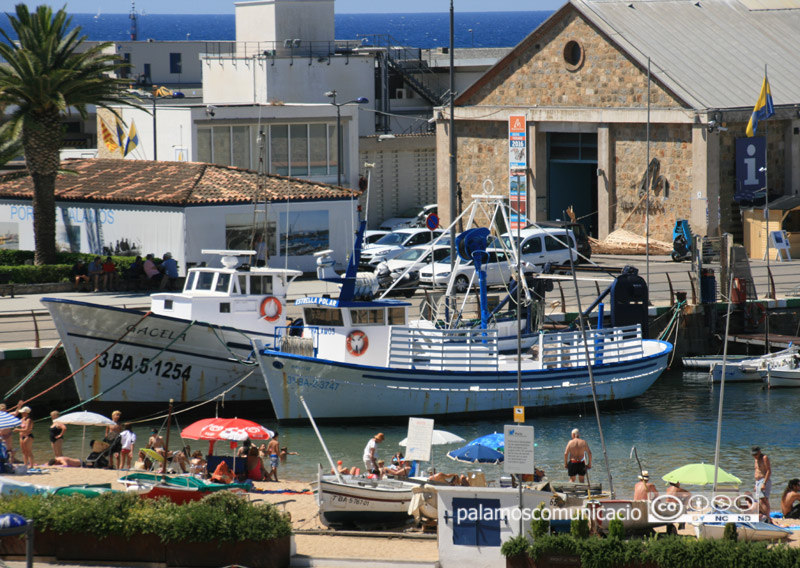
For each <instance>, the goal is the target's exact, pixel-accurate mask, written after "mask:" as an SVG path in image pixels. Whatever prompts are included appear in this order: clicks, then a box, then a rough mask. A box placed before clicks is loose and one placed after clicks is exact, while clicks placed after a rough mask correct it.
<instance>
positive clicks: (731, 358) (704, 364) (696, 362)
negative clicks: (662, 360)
mask: <svg viewBox="0 0 800 568" xmlns="http://www.w3.org/2000/svg"><path fill="white" fill-rule="evenodd" d="M752 358H753V356H752V355H728V364H729V365H730V364H731V363H736V362H738V361H744V360H746V359H752ZM722 359H723V357H722V355H696V356H693V357H683V358H682V359H681V362H682V364H683V366H684V367H686V368H687V369H700V370H704V371H710V370H711V368H712V367H713V366H714V365H722Z"/></svg>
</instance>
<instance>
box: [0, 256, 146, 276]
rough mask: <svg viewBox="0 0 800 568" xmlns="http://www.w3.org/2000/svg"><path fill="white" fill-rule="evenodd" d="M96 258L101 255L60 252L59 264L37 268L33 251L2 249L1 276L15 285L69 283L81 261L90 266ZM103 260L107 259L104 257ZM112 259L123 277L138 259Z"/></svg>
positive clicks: (133, 257) (127, 257)
mask: <svg viewBox="0 0 800 568" xmlns="http://www.w3.org/2000/svg"><path fill="white" fill-rule="evenodd" d="M96 256H100V255H96V254H85V253H78V252H60V253H58V255H57V260H58V264H44V265H41V266H35V265H33V259H34V252H33V251H29V250H2V249H0V274H7V275H8V276H9V282H12V283H14V284H41V283H49V282H69V280H70V276H71V272H72V267H73V266H74V264H75V263H76V262H78V260H79V259H80V260H83V261H84V262H85V263H86V264H87V265H88V264H89V263H90V262H91V261H92V260H94V257H96ZM101 258H103V259H105V257H104V256H101ZM111 259H112V260H113V261H114V264H116V265H117V273H119V274H120V275H121V274H123V273H124V272H125V270H127V269H128V267H130V265H131V264H133V261H134V260H136V257H135V256H112V257H111ZM26 263H27V264H26Z"/></svg>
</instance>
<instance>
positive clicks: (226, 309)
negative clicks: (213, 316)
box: [219, 302, 231, 314]
mask: <svg viewBox="0 0 800 568" xmlns="http://www.w3.org/2000/svg"><path fill="white" fill-rule="evenodd" d="M219 313H221V314H229V313H231V304H230V302H220V304H219Z"/></svg>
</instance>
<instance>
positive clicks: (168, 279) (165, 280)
mask: <svg viewBox="0 0 800 568" xmlns="http://www.w3.org/2000/svg"><path fill="white" fill-rule="evenodd" d="M160 269H161V272H162V273H163V274H164V276H162V278H161V284H160V285H159V289H160V290H163V289H164V288H166V289H168V290H174V289H175V283H176V282H177V281H178V263H177V262H176V260H175V259H174V258H172V253H171V252H165V253H164V260H163V262H162V263H161V266H160Z"/></svg>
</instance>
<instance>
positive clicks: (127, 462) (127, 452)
mask: <svg viewBox="0 0 800 568" xmlns="http://www.w3.org/2000/svg"><path fill="white" fill-rule="evenodd" d="M119 436H120V440H121V443H122V448H121V449H120V451H119V469H125V470H127V469H130V467H131V457H132V455H133V445H134V444H135V443H136V434H134V433H133V427H132V426H131V423H130V422H126V423H125V424H123V425H122V433H121V434H120V435H119Z"/></svg>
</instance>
